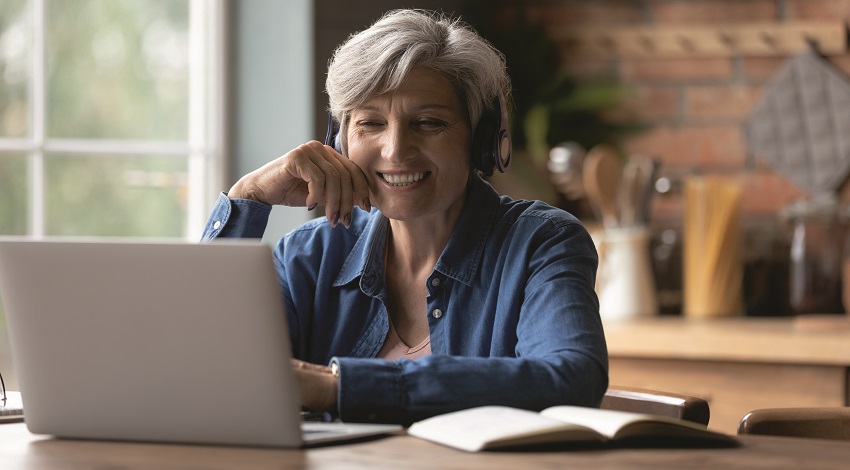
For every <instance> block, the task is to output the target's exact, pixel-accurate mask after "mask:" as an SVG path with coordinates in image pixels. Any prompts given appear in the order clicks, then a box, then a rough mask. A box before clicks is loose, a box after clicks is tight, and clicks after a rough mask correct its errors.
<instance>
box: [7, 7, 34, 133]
mask: <svg viewBox="0 0 850 470" xmlns="http://www.w3.org/2000/svg"><path fill="white" fill-rule="evenodd" d="M29 12H30V10H29V9H28V8H27V2H26V0H2V1H0V137H24V136H28V135H29V134H30V126H29V123H30V116H31V113H30V107H29V99H28V96H27V94H28V90H29V79H30V68H31V67H30V64H31V63H32V62H31V61H32V49H31V47H30V44H31V43H32V16H31V15H30V14H29Z"/></svg>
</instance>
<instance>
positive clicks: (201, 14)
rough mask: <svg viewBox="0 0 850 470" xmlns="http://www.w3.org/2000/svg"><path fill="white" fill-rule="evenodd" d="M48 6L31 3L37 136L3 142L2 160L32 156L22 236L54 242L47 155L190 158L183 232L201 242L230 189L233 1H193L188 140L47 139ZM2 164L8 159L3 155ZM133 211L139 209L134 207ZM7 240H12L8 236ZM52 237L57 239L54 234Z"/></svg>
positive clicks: (0, 146) (33, 112)
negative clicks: (223, 191)
mask: <svg viewBox="0 0 850 470" xmlns="http://www.w3.org/2000/svg"><path fill="white" fill-rule="evenodd" d="M46 1H47V0H27V6H26V8H27V14H28V15H29V16H30V19H31V27H32V29H31V36H32V37H31V42H30V44H31V56H30V57H31V64H30V76H29V83H28V85H29V90H30V93H29V106H30V118H29V119H30V133H29V135H28V136H26V137H21V138H9V137H0V154H6V153H15V154H25V155H26V157H27V163H28V172H27V178H28V184H27V186H28V190H29V194H28V201H29V203H28V207H27V218H28V230H27V232H28V233H27V235H24V236H21V237H22V238H35V239H41V238H47V237H48V235H47V234H46V233H45V226H46V223H45V166H44V160H45V155H46V154H48V153H49V154H51V155H66V154H67V155H72V154H83V153H84V154H89V155H102V156H105V157H108V156H121V155H144V156H145V157H150V156H166V157H179V158H186V159H187V176H188V178H187V189H188V191H187V210H186V220H185V221H184V223H185V226H184V230H183V232H184V233H185V239H186V240H187V241H196V240H199V239H200V237H201V232H202V231H203V225H204V222H205V221H206V218H207V215H208V213H209V211H210V210H211V207H212V204H213V203H214V201H215V194H217V193H218V191H220V188H222V187H224V183H225V176H226V175H225V167H226V164H227V162H226V161H225V155H224V153H225V152H224V150H225V149H226V148H227V145H228V142H227V140H226V136H227V132H226V129H227V125H228V123H227V121H226V105H227V99H226V94H227V91H226V90H227V83H226V80H227V74H226V73H225V71H226V70H227V62H228V60H229V58H228V56H227V54H226V52H227V42H228V39H229V31H228V27H227V22H226V17H227V8H228V5H227V1H226V0H188V4H189V25H188V26H189V79H188V89H187V93H188V97H189V100H188V102H189V105H188V106H189V109H188V120H189V122H188V135H187V139H186V140H185V141H160V140H117V139H115V140H112V139H66V138H61V139H58V138H49V137H48V136H47V135H46V131H45V123H46V117H47V116H46V105H47V104H46V102H45V96H46V92H47V89H46V85H47V83H46V73H45V57H46V48H45V46H46V44H45V34H46V31H45V24H46V16H45V14H46V8H45V2H46ZM0 158H2V155H0ZM127 210H132V208H127ZM4 236H6V235H4ZM49 237H57V236H54V235H50V236H49Z"/></svg>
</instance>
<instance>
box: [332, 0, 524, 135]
mask: <svg viewBox="0 0 850 470" xmlns="http://www.w3.org/2000/svg"><path fill="white" fill-rule="evenodd" d="M415 66H425V67H428V68H430V69H432V70H434V71H436V72H438V73H440V74H441V75H443V76H444V77H446V79H448V80H449V81H450V82H452V83H453V84H454V85H455V87H456V88H457V91H458V92H459V93H460V95H461V97H462V98H463V99H464V101H465V102H466V107H467V113H468V116H469V121H470V125H471V127H472V128H473V129H474V128H475V125H476V124H477V123H478V120H479V119H480V118H481V114H482V113H483V112H484V109H485V108H490V107H492V104H493V100H494V99H495V98H496V97H497V96H499V94H501V95H502V96H503V98H504V99H505V102H506V104H509V103H510V78H509V77H508V73H507V67H506V65H505V57H504V55H502V53H501V52H499V51H498V50H497V49H496V48H495V47H493V46H492V45H491V44H490V43H489V42H487V41H486V40H485V39H483V38H482V37H481V36H479V35H478V33H476V32H475V30H473V29H472V28H471V27H470V26H468V25H467V24H465V23H463V22H462V21H460V20H459V19H455V18H450V17H447V16H445V15H443V14H438V13H434V12H429V11H425V10H394V11H390V12H388V13H387V14H385V15H384V16H382V17H381V18H380V19H379V20H378V21H376V22H375V23H374V24H372V26H370V27H369V28H368V29H366V30H364V31H361V32H359V33H355V34H352V35H351V36H349V37H348V39H347V40H346V41H345V42H344V43H342V44H341V45H340V46H339V47H338V48H337V49H336V51H334V55H333V58H332V59H331V62H330V64H329V65H328V76H327V80H326V81H325V91H326V92H327V93H328V98H329V108H330V112H331V114H332V115H333V118H334V120H336V121H337V122H339V123H340V124H341V125H342V127H343V133H344V132H345V125H346V124H347V122H346V121H347V117H348V114H349V112H350V111H351V110H352V109H354V108H356V107H358V106H360V105H361V104H363V102H365V101H366V100H367V99H369V98H371V97H372V96H375V95H379V94H382V93H386V92H389V91H392V90H395V89H397V88H398V87H399V86H400V85H401V83H402V81H404V79H405V77H407V74H408V73H409V72H410V70H411V69H412V68H413V67H415ZM508 109H510V106H508ZM343 135H344V134H343ZM343 145H344V143H343Z"/></svg>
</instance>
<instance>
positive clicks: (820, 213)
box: [781, 193, 848, 221]
mask: <svg viewBox="0 0 850 470" xmlns="http://www.w3.org/2000/svg"><path fill="white" fill-rule="evenodd" d="M781 215H782V218H783V219H785V220H791V219H808V218H823V219H827V218H833V217H835V218H838V219H839V220H842V221H844V220H847V219H848V217H847V208H846V207H844V206H842V205H841V204H840V203H839V202H838V197H837V196H836V195H835V194H832V193H829V194H823V195H819V196H816V197H814V198H813V199H808V200H803V199H798V200H796V201H793V202H791V203H790V204H788V205H787V206H785V208H784V209H783V210H782V213H781Z"/></svg>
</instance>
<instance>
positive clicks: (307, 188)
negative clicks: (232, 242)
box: [229, 141, 372, 227]
mask: <svg viewBox="0 0 850 470" xmlns="http://www.w3.org/2000/svg"><path fill="white" fill-rule="evenodd" d="M229 195H230V196H231V197H248V198H250V199H254V200H257V201H261V202H265V203H267V204H282V205H287V206H307V207H308V208H309V209H313V208H314V207H315V206H317V205H324V206H325V212H326V216H327V218H328V221H330V222H331V224H333V225H334V226H336V225H337V224H338V223H339V222H342V223H343V225H345V226H346V227H349V226H350V225H351V212H352V209H353V208H354V206H355V205H357V206H360V207H361V208H362V209H364V210H366V211H369V210H371V209H372V207H371V203H370V201H369V185H368V183H367V182H366V175H365V174H363V171H362V170H361V169H360V168H359V167H358V166H357V165H355V164H354V163H352V162H351V161H350V160H349V159H347V158H345V157H344V156H342V155H340V154H339V153H337V152H336V151H335V150H333V148H331V147H328V146H326V145H323V144H321V143H319V142H316V141H311V142H308V143H306V144H303V145H300V146H299V147H298V148H296V149H293V150H292V151H290V152H288V153H287V154H285V155H283V156H282V157H280V158H278V159H277V160H275V161H273V162H269V163H268V164H266V165H264V166H263V167H262V168H260V169H258V170H256V171H254V172H252V173H249V174H248V175H245V176H244V177H243V178H242V179H240V180H239V182H237V184H236V185H234V187H233V188H231V192H230V193H229Z"/></svg>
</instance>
